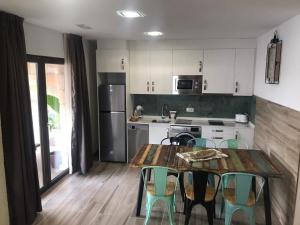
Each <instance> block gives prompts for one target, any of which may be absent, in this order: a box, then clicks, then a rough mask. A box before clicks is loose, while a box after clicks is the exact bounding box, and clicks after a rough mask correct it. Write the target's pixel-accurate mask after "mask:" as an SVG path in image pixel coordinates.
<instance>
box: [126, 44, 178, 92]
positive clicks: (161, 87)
mask: <svg viewBox="0 0 300 225" xmlns="http://www.w3.org/2000/svg"><path fill="white" fill-rule="evenodd" d="M130 93H131V94H171V93H172V51H171V50H157V51H148V50H134V51H131V52H130Z"/></svg>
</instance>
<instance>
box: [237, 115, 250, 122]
mask: <svg viewBox="0 0 300 225" xmlns="http://www.w3.org/2000/svg"><path fill="white" fill-rule="evenodd" d="M248 121H249V116H248V114H246V113H245V114H235V122H237V123H248Z"/></svg>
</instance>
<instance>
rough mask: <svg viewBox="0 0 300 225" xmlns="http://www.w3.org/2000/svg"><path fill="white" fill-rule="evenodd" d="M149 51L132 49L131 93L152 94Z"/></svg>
mask: <svg viewBox="0 0 300 225" xmlns="http://www.w3.org/2000/svg"><path fill="white" fill-rule="evenodd" d="M149 60H150V55H149V51H146V50H136V51H130V93H131V94H150V93H151V92H150V80H151V77H150V70H149Z"/></svg>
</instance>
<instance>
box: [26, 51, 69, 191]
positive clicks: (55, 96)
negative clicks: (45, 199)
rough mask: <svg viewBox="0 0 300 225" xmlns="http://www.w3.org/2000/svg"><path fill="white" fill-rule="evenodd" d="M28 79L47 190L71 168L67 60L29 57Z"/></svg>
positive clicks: (41, 173)
mask: <svg viewBox="0 0 300 225" xmlns="http://www.w3.org/2000/svg"><path fill="white" fill-rule="evenodd" d="M28 78H29V85H30V95H31V108H32V118H33V128H34V136H35V146H36V159H37V166H38V175H39V182H40V188H41V190H46V189H47V188H48V187H50V186H51V184H53V183H54V182H55V181H57V180H58V179H59V178H61V177H62V176H63V175H65V174H67V173H68V168H69V167H68V165H69V161H68V156H69V146H70V145H69V144H70V137H69V135H68V134H69V128H68V125H67V116H68V115H67V112H68V110H67V104H66V92H65V90H66V89H65V75H64V60H63V59H60V58H51V57H42V56H32V55H29V56H28Z"/></svg>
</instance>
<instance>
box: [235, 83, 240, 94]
mask: <svg viewBox="0 0 300 225" xmlns="http://www.w3.org/2000/svg"><path fill="white" fill-rule="evenodd" d="M238 88H239V82H237V81H236V82H235V93H238V91H239V90H238Z"/></svg>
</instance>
